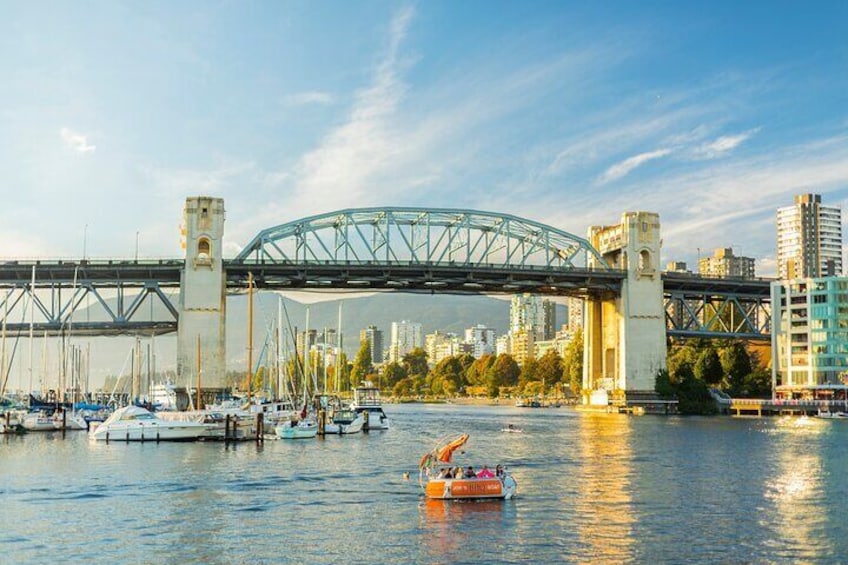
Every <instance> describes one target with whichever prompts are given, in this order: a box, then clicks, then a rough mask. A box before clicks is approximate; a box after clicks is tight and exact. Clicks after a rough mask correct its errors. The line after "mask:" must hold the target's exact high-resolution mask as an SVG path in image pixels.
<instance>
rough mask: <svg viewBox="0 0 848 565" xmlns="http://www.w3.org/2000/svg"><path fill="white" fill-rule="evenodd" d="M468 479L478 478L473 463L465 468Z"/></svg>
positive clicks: (465, 476)
mask: <svg viewBox="0 0 848 565" xmlns="http://www.w3.org/2000/svg"><path fill="white" fill-rule="evenodd" d="M463 477H464V478H466V479H475V478H477V473H475V472H474V467H472V466H471V465H469V466H468V469H466V470H465V475H463Z"/></svg>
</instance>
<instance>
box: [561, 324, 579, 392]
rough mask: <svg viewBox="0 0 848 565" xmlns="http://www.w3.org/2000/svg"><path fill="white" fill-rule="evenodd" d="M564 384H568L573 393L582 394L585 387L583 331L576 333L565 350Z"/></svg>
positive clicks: (563, 361)
mask: <svg viewBox="0 0 848 565" xmlns="http://www.w3.org/2000/svg"><path fill="white" fill-rule="evenodd" d="M562 382H564V383H568V386H569V388H571V392H572V393H573V394H575V395H579V394H580V389H581V388H582V387H583V329H582V328H580V329H578V330H577V331H576V332H575V333H574V337H573V338H571V341H570V342H569V343H568V346H567V347H566V348H565V358H564V359H563V360H562Z"/></svg>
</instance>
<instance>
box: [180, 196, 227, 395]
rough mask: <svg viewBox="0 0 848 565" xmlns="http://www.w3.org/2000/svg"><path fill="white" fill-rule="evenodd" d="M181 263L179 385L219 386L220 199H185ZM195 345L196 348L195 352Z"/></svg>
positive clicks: (222, 307) (222, 313)
mask: <svg viewBox="0 0 848 565" xmlns="http://www.w3.org/2000/svg"><path fill="white" fill-rule="evenodd" d="M184 221H185V228H184V229H185V232H184V238H185V239H184V246H185V265H184V266H183V270H182V273H181V276H180V308H179V313H180V319H179V325H178V337H177V374H178V375H179V379H180V384H188V383H191V384H190V385H189V386H192V385H195V384H196V383H197V382H198V378H197V371H198V359H197V357H198V349H199V350H200V372H201V374H200V377H201V378H200V383H201V385H200V386H201V388H220V387H223V386H224V379H225V376H226V372H227V363H226V359H227V356H226V342H225V339H224V338H225V333H224V330H225V320H226V304H227V302H226V292H225V291H226V284H225V274H224V268H223V253H222V249H221V247H222V242H223V237H224V200H223V199H222V198H210V197H204V196H200V197H191V198H186V204H185V211H184ZM198 341H199V348H198Z"/></svg>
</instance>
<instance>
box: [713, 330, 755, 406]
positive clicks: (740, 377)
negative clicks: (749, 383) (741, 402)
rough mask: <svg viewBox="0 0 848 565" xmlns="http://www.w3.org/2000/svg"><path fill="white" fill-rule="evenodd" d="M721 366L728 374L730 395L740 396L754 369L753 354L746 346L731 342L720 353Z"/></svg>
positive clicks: (727, 382)
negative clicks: (752, 363) (751, 354)
mask: <svg viewBox="0 0 848 565" xmlns="http://www.w3.org/2000/svg"><path fill="white" fill-rule="evenodd" d="M719 358H720V359H721V366H722V369H724V374H725V375H726V379H727V381H726V385H727V386H726V388H727V391H728V393H729V394H730V396H740V395H742V394H743V393H744V390H745V380H746V379H747V378H748V375H750V374H751V372H752V371H753V367H752V366H751V356H750V355H749V354H748V350H747V349H745V346H744V345H743V344H741V343H739V342H731V343H730V344H728V345H727V346H726V347H725V348H724V349H722V351H721V354H720V355H719Z"/></svg>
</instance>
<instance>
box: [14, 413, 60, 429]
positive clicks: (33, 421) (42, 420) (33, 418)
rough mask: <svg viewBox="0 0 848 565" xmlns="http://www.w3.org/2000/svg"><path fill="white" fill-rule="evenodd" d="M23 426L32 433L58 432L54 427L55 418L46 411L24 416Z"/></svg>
mask: <svg viewBox="0 0 848 565" xmlns="http://www.w3.org/2000/svg"><path fill="white" fill-rule="evenodd" d="M22 424H23V427H24V428H26V430H27V431H30V432H52V431H55V430H56V428H55V427H54V426H53V416H51V415H50V414H48V413H47V412H45V411H38V412H30V413H29V414H27V415H26V416H24V420H23V422H22Z"/></svg>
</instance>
